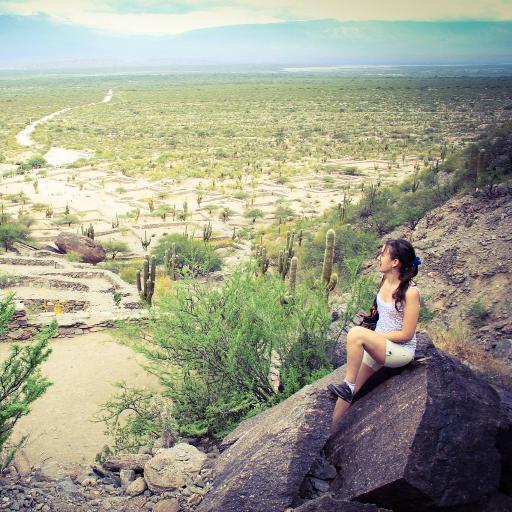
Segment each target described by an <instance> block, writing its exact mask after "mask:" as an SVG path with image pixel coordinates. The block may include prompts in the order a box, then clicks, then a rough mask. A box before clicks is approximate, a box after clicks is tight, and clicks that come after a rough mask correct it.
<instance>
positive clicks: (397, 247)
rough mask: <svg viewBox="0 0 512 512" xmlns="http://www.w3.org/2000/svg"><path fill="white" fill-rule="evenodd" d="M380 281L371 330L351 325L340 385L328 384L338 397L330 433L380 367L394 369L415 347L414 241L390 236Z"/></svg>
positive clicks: (382, 255) (417, 308)
mask: <svg viewBox="0 0 512 512" xmlns="http://www.w3.org/2000/svg"><path fill="white" fill-rule="evenodd" d="M377 260H378V263H379V272H381V273H382V274H383V275H382V280H381V283H380V289H379V292H378V293H377V298H376V305H377V311H378V321H377V325H376V327H375V331H373V330H371V329H368V328H366V327H362V326H357V327H352V329H350V331H349V332H348V334H347V371H346V374H345V380H344V381H343V382H342V383H341V384H330V385H329V386H328V389H329V390H330V391H331V392H332V393H333V394H334V395H335V396H337V397H338V398H339V400H338V401H337V402H336V407H335V408H334V414H333V418H332V427H331V432H334V431H335V429H336V425H337V424H338V422H339V420H340V419H341V417H342V416H343V414H344V413H345V411H346V410H347V409H348V407H349V406H350V403H351V402H352V399H353V397H354V394H355V393H357V391H359V389H361V387H362V385H363V384H364V383H365V382H366V381H367V380H368V378H369V377H370V376H371V375H372V374H373V373H375V372H376V371H377V370H378V369H379V368H381V367H382V366H387V367H390V368H398V367H400V366H404V365H406V364H408V363H410V362H411V361H412V360H413V358H414V351H415V350H416V325H417V323H418V318H419V313H420V294H419V291H418V288H417V287H416V285H415V284H414V282H413V281H412V278H413V277H414V276H416V274H417V273H418V265H419V264H420V263H421V261H420V259H419V258H418V257H417V256H416V253H415V251H414V248H413V246H412V245H411V244H410V243H409V242H408V241H407V240H404V239H402V238H399V239H397V240H388V241H387V242H386V243H385V244H384V245H383V246H382V248H381V250H380V253H379V255H378V257H377Z"/></svg>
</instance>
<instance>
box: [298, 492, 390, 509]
mask: <svg viewBox="0 0 512 512" xmlns="http://www.w3.org/2000/svg"><path fill="white" fill-rule="evenodd" d="M293 510H294V512H391V511H390V510H388V509H385V508H379V507H377V506H376V505H371V504H367V503H358V502H356V501H343V500H337V499H335V498H333V497H332V496H329V495H325V496H322V497H321V498H317V499H315V500H311V501H307V502H306V503H304V504H303V505H301V506H300V507H298V508H295V509H293Z"/></svg>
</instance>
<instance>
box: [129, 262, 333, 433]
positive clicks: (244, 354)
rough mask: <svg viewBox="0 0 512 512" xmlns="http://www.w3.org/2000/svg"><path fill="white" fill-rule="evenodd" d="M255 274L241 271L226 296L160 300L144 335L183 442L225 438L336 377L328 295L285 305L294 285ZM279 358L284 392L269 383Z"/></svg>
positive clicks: (141, 346) (205, 291)
mask: <svg viewBox="0 0 512 512" xmlns="http://www.w3.org/2000/svg"><path fill="white" fill-rule="evenodd" d="M253 270H254V269H253V268H251V267H247V268H244V269H238V270H237V271H236V272H235V273H234V274H233V275H232V276H231V277H230V278H228V279H227V280H226V281H225V283H224V285H223V286H222V287H221V288H212V287H206V286H201V285H199V284H197V283H195V282H187V283H184V284H182V285H181V286H179V287H178V289H177V291H176V293H175V294H172V295H163V296H162V297H161V298H160V300H159V301H158V308H157V309H156V310H155V312H154V313H153V317H152V318H151V319H150V321H149V322H148V323H147V325H146V326H145V327H143V329H142V330H143V331H146V332H145V335H144V338H143V339H144V340H148V341H147V342H142V341H141V342H139V343H138V344H136V348H137V349H138V350H139V351H141V352H142V353H144V354H145V355H146V357H147V358H148V359H149V361H150V363H149V368H150V370H151V371H152V372H154V373H155V374H156V375H158V376H159V377H160V380H161V383H162V384H163V385H164V387H165V389H166V391H165V395H166V396H168V397H169V398H170V399H171V400H172V403H173V406H172V418H173V420H174V422H175V425H174V428H175V429H176V430H177V431H178V433H180V434H183V435H209V436H213V437H222V436H224V435H225V434H226V433H227V432H229V431H230V430H231V429H232V428H233V427H234V426H235V425H236V424H237V423H238V422H239V421H240V420H241V419H243V418H244V417H245V416H246V415H248V414H250V413H251V411H253V410H254V409H255V408H257V409H261V408H264V407H267V406H269V405H273V404H275V403H277V402H279V401H280V400H282V399H284V398H286V397H288V396H290V395H291V394H292V393H295V392H296V391H298V390H299V389H301V388H302V386H304V385H305V384H306V383H308V382H311V381H312V379H313V378H314V376H318V375H321V374H322V370H326V371H328V370H331V366H330V362H329V361H328V360H327V359H328V356H327V354H328V353H329V352H330V349H331V348H332V347H331V346H330V345H331V342H330V341H329V339H328V336H327V330H328V327H329V323H330V318H329V311H328V308H327V306H326V302H325V297H324V293H323V289H322V287H318V288H317V289H307V290H306V289H304V288H302V287H301V286H298V287H297V290H296V296H295V300H289V301H288V303H285V304H283V303H282V299H283V297H284V296H285V295H288V294H289V291H288V285H287V284H285V283H283V281H282V280H281V279H280V278H279V277H275V276H274V277H272V276H268V277H267V278H255V277H254V274H253ZM132 329H133V328H132ZM139 334H140V333H139ZM133 337H134V333H133V332H130V333H129V335H128V338H131V339H133ZM140 339H142V338H140ZM273 353H274V354H278V355H279V359H280V361H281V367H280V377H281V379H280V380H281V385H282V388H281V391H279V392H276V391H275V390H274V389H273V388H272V386H271V384H270V382H269V378H268V376H269V370H270V361H271V355H272V354H273Z"/></svg>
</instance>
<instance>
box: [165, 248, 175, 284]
mask: <svg viewBox="0 0 512 512" xmlns="http://www.w3.org/2000/svg"><path fill="white" fill-rule="evenodd" d="M176 260H177V257H176V244H174V243H173V244H172V245H171V249H166V251H165V260H164V263H165V268H166V270H167V274H168V276H169V277H170V278H171V279H172V280H174V281H176V269H177V267H176Z"/></svg>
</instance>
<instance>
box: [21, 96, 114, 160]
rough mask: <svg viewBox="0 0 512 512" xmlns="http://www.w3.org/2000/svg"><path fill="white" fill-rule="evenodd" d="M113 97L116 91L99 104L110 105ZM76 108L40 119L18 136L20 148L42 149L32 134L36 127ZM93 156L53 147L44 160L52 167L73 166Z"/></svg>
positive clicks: (65, 109) (89, 104)
mask: <svg viewBox="0 0 512 512" xmlns="http://www.w3.org/2000/svg"><path fill="white" fill-rule="evenodd" d="M113 96H114V91H113V90H112V89H110V90H109V91H108V92H107V94H106V95H105V97H104V98H103V100H102V101H101V102H99V103H109V102H110V101H112V97H113ZM99 103H88V104H87V105H80V107H82V106H92V105H98V104H99ZM74 108H78V107H68V108H63V109H61V110H58V111H57V112H53V113H52V114H48V115H46V116H44V117H42V118H41V119H38V120H37V121H33V122H32V123H30V124H29V125H28V126H26V127H25V128H23V130H21V131H20V132H19V133H18V134H17V135H16V141H17V142H18V144H19V145H20V146H24V147H34V148H42V147H43V145H42V144H38V143H37V142H36V141H35V140H34V139H32V134H33V133H34V130H35V129H36V127H37V126H39V125H40V124H41V123H44V122H46V121H50V120H52V119H53V118H54V117H57V116H59V115H61V114H64V113H65V112H69V111H70V110H73V109H74ZM91 156H92V154H91V153H90V152H88V151H78V150H76V149H66V148H61V147H57V146H52V147H51V148H50V149H49V151H48V152H47V153H46V154H45V155H44V159H45V160H46V161H47V162H48V164H50V165H52V166H59V165H67V164H71V163H73V162H75V161H76V160H78V159H79V158H91Z"/></svg>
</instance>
